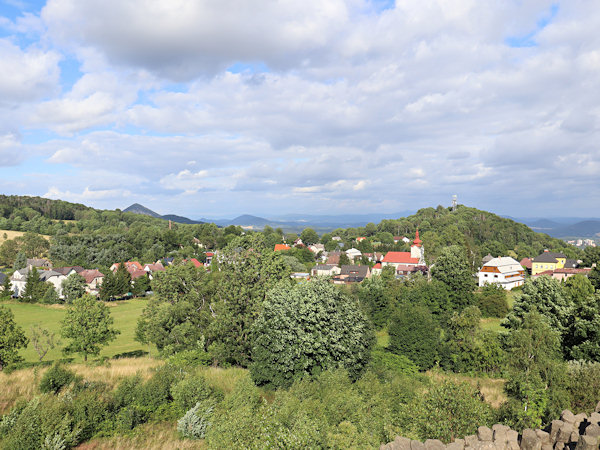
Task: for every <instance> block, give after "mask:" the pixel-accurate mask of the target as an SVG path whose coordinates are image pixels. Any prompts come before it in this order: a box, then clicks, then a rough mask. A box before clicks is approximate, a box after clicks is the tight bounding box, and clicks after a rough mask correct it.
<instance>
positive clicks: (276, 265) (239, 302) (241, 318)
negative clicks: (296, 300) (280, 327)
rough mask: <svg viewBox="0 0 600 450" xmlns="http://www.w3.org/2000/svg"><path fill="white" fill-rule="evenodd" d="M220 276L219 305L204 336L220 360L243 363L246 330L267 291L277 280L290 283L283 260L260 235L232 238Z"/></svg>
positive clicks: (245, 359)
mask: <svg viewBox="0 0 600 450" xmlns="http://www.w3.org/2000/svg"><path fill="white" fill-rule="evenodd" d="M220 268H221V276H222V278H221V280H220V283H219V287H218V290H217V292H216V297H217V298H218V299H219V300H220V304H221V305H220V308H219V311H218V313H217V314H216V317H215V320H214V321H213V322H212V323H211V326H210V329H209V335H208V340H209V343H212V344H213V345H212V346H211V351H212V353H213V355H214V357H215V359H216V361H217V362H218V363H220V364H236V365H241V366H247V365H248V364H249V363H250V360H251V359H250V354H251V352H252V341H251V339H250V330H251V328H252V325H253V323H254V321H255V320H256V318H257V317H258V316H259V314H260V310H261V307H262V304H263V301H264V300H265V298H266V295H267V292H268V291H269V290H270V289H271V288H272V287H274V286H275V285H276V284H277V283H278V282H279V281H281V280H285V281H286V282H287V283H289V284H291V283H292V281H291V279H290V277H289V275H290V272H289V269H288V268H287V267H286V265H285V263H284V262H283V261H282V260H281V259H280V258H278V257H277V255H275V254H274V253H273V251H271V250H270V249H267V248H266V247H265V242H264V238H263V237H262V235H246V236H241V237H237V238H235V239H234V240H233V241H231V243H230V244H229V245H228V247H227V248H226V249H225V251H224V252H223V264H221V266H220Z"/></svg>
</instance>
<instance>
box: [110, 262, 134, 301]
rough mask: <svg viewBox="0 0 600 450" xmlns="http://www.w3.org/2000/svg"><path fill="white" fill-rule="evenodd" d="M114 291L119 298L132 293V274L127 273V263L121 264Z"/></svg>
mask: <svg viewBox="0 0 600 450" xmlns="http://www.w3.org/2000/svg"><path fill="white" fill-rule="evenodd" d="M114 290H115V293H116V295H117V296H119V297H121V296H123V295H125V294H127V293H128V292H130V291H131V274H130V273H129V272H128V271H127V268H126V267H125V263H121V264H119V267H118V268H117V270H116V272H115V284H114Z"/></svg>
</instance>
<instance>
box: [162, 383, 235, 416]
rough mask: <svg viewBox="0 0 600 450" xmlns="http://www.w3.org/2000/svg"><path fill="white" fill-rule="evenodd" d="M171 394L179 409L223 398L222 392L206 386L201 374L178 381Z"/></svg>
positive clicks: (186, 408)
mask: <svg viewBox="0 0 600 450" xmlns="http://www.w3.org/2000/svg"><path fill="white" fill-rule="evenodd" d="M171 395H172V397H173V401H174V403H175V405H177V407H178V408H179V409H180V410H181V411H189V410H190V409H191V408H193V407H194V406H195V405H197V404H198V403H202V404H203V405H206V402H207V401H208V400H213V402H214V403H215V404H216V403H218V402H219V401H221V400H222V398H223V393H222V392H220V391H217V390H215V389H213V388H212V387H210V386H208V385H207V384H206V380H205V379H204V377H203V376H201V375H196V376H193V377H189V378H186V379H185V380H182V381H180V382H179V383H177V384H176V385H175V386H173V388H172V390H171Z"/></svg>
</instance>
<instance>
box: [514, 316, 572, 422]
mask: <svg viewBox="0 0 600 450" xmlns="http://www.w3.org/2000/svg"><path fill="white" fill-rule="evenodd" d="M507 361H508V381H507V383H506V391H507V393H508V394H509V396H510V397H511V398H512V399H515V400H517V401H518V402H519V403H518V406H517V407H516V408H515V409H516V418H515V419H516V422H517V424H518V425H519V426H522V427H530V428H539V427H540V426H541V424H542V423H544V422H546V421H547V420H549V419H551V418H553V417H558V415H559V414H560V411H561V410H562V409H564V407H565V406H566V390H565V384H566V364H565V363H564V362H563V360H562V355H561V352H560V333H559V332H558V331H557V330H556V329H554V328H552V327H550V325H548V322H547V320H545V318H544V317H543V316H542V315H540V314H539V313H538V312H537V311H532V312H530V313H526V314H525V315H523V317H522V319H521V322H520V324H519V327H518V328H515V329H512V330H511V332H510V333H509V335H508V338H507Z"/></svg>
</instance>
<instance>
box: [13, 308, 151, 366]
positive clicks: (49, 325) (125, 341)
mask: <svg viewBox="0 0 600 450" xmlns="http://www.w3.org/2000/svg"><path fill="white" fill-rule="evenodd" d="M147 303H148V300H146V299H133V300H125V301H118V302H109V303H106V305H107V306H108V307H109V308H110V312H111V316H112V317H113V319H114V325H113V326H114V328H116V329H117V330H119V331H120V332H121V334H119V335H118V336H117V338H116V339H115V340H114V341H112V342H111V343H110V344H109V345H107V346H106V347H104V348H103V349H102V351H101V352H100V356H101V357H102V356H107V357H109V358H112V357H114V356H115V355H119V354H122V353H127V352H133V351H146V352H150V353H152V349H150V348H149V347H148V346H143V345H142V344H140V343H139V342H137V341H135V340H134V336H135V327H136V324H137V319H138V317H139V316H140V315H141V313H142V310H143V309H144V307H145V306H146V304H147ZM1 304H2V305H4V306H6V307H8V308H9V309H10V310H12V312H13V314H14V316H15V321H16V322H17V323H18V324H19V325H20V326H21V327H22V328H23V330H24V331H25V333H26V334H27V336H31V327H36V326H39V327H42V328H46V329H47V330H48V331H50V332H53V333H55V334H56V337H57V338H58V339H60V340H62V338H60V326H61V325H60V322H61V320H62V319H63V317H64V316H65V310H66V306H64V305H41V304H36V303H20V302H17V301H6V302H3V303H1ZM63 344H65V343H64V342H63ZM61 348H62V345H58V346H56V347H55V348H54V349H51V350H50V351H49V352H48V354H47V355H46V357H45V358H44V361H53V360H57V359H61V358H64V355H63V354H62V352H61ZM20 354H21V356H22V357H23V358H25V361H27V362H36V361H38V360H39V357H38V354H37V352H36V351H35V349H34V348H33V346H32V345H31V343H29V345H28V346H27V348H26V349H22V350H21V352H20ZM70 357H72V358H73V362H75V363H79V362H82V361H83V358H82V357H81V356H80V355H78V354H74V355H71V356H70Z"/></svg>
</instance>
